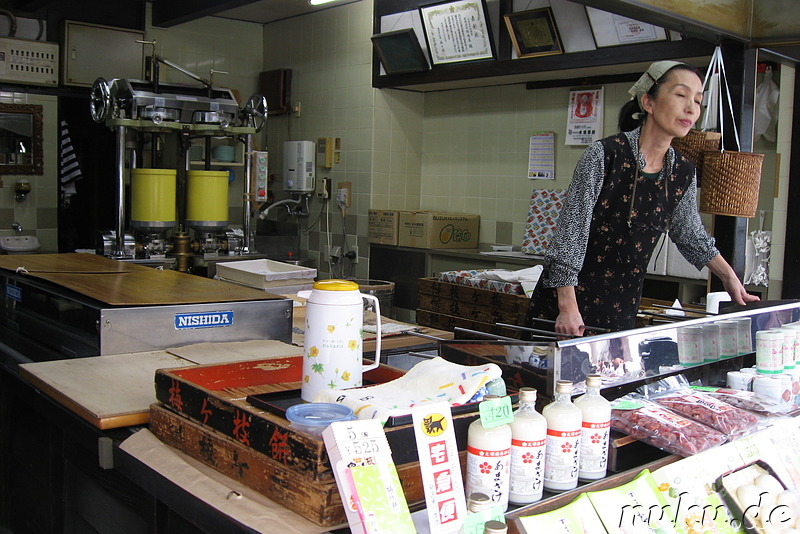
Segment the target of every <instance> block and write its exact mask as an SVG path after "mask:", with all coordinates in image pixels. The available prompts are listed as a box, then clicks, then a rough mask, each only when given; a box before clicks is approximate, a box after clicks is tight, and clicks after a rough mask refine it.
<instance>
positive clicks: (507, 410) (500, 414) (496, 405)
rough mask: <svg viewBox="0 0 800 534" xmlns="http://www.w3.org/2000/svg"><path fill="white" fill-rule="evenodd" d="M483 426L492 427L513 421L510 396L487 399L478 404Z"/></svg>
mask: <svg viewBox="0 0 800 534" xmlns="http://www.w3.org/2000/svg"><path fill="white" fill-rule="evenodd" d="M478 410H479V411H480V413H481V424H482V425H483V428H494V427H496V426H500V425H504V424H507V423H511V422H512V421H514V411H513V410H512V409H511V397H501V398H499V399H487V400H485V401H483V402H481V403H480V404H479V405H478Z"/></svg>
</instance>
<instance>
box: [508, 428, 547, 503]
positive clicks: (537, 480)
mask: <svg viewBox="0 0 800 534" xmlns="http://www.w3.org/2000/svg"><path fill="white" fill-rule="evenodd" d="M546 443H547V441H546V440H544V439H543V440H538V441H525V440H519V439H512V440H511V490H510V492H511V493H514V494H516V495H540V494H541V493H542V489H543V488H542V482H543V477H544V456H545V445H546Z"/></svg>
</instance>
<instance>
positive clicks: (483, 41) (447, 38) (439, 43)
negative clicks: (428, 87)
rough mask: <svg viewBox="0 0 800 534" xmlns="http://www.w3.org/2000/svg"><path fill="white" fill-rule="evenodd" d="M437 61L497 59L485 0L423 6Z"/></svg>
mask: <svg viewBox="0 0 800 534" xmlns="http://www.w3.org/2000/svg"><path fill="white" fill-rule="evenodd" d="M419 11H420V16H421V17H422V26H423V28H424V29H425V39H426V40H427V42H428V52H429V53H430V56H431V63H432V64H433V65H443V64H446V63H457V62H461V61H473V60H480V59H493V58H494V50H493V49H492V39H491V35H490V32H489V25H488V23H487V16H486V4H485V3H484V0H457V1H455V2H452V1H451V2H443V3H439V4H431V5H427V6H422V7H420V8H419Z"/></svg>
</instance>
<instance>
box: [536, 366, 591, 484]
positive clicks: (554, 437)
mask: <svg viewBox="0 0 800 534" xmlns="http://www.w3.org/2000/svg"><path fill="white" fill-rule="evenodd" d="M571 395H572V382H570V381H569V380H559V381H558V382H556V392H555V398H554V400H553V402H551V403H550V404H548V405H547V406H545V407H544V409H543V410H542V415H543V416H544V418H545V419H547V445H546V449H545V460H544V489H546V490H548V491H553V492H560V491H567V490H571V489H574V488H576V487H577V486H578V460H579V454H580V443H581V424H582V421H583V415H582V414H581V410H580V408H578V407H577V406H575V405H574V404H573V403H572V397H571Z"/></svg>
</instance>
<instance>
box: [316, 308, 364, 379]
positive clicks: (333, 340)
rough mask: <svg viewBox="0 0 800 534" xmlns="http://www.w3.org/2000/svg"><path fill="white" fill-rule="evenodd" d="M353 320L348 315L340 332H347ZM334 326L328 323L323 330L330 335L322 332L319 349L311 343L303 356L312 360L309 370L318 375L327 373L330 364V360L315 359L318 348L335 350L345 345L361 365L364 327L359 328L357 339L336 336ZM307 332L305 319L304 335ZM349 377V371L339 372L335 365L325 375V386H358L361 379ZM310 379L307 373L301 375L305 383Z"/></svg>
mask: <svg viewBox="0 0 800 534" xmlns="http://www.w3.org/2000/svg"><path fill="white" fill-rule="evenodd" d="M354 321H355V318H353V317H350V318H349V319H347V321H346V322H345V323H344V324H343V325H342V326H343V327H344V328H340V329H339V331H340V332H341V331H344V332H348V333H349V327H350V326H351V325H352V324H353V322H354ZM336 327H337V325H335V324H328V326H326V327H325V330H327V332H328V334H329V335H330V337H328V336H325V334H323V338H322V341H321V345H322V348H321V349H320V347H318V346H317V345H312V346H311V347H309V349H308V352H307V354H306V355H305V357H306V358H309V359H310V360H312V363H311V365H310V366H308V367H309V368H310V370H311V372H313V373H318V374H320V375H328V369H327V367H326V366H328V365H331V362H328V363H327V364H326V363H323V362H322V361H319V360H318V359H317V358H318V357H319V355H320V350H325V351H335V350H339V349H342V348H343V347H347V349H349V350H350V352H351V353H352V356H353V358H354V359H355V361H356V363H357V364H358V365H361V357H362V355H361V339H363V335H364V329H363V328H360V329H359V331H358V336H359V337H358V339H354V338H350V339H343V338H338V337H336V336H335V335H334V333H335V332H336ZM309 333H310V325H309V324H308V321H307V320H306V329H305V335H308V334H309ZM351 378H352V375H351V374H350V371H346V370H345V371H342V372H341V373H340V370H339V369H338V368H337V367H335V366H334V368H333V374H331V375H328V376H325V379H327V380H328V383H327V387H328V388H330V389H339V388H351V387H359V386H361V385H362V384H361V381H357V382H352V383H351ZM310 379H311V376H310V375H308V374H305V375H303V382H305V383H306V384H307V383H308V382H309V380H310Z"/></svg>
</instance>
